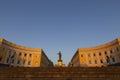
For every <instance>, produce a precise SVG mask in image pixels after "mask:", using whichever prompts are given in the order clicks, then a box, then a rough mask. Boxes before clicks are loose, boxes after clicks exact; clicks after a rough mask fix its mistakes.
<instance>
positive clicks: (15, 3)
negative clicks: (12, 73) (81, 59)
mask: <svg viewBox="0 0 120 80" xmlns="http://www.w3.org/2000/svg"><path fill="white" fill-rule="evenodd" d="M0 37H1V38H5V39H6V40H8V41H11V42H13V43H16V44H18V45H23V46H26V47H35V48H43V50H44V51H45V53H46V55H47V56H48V57H49V58H50V59H51V60H52V61H53V62H54V64H56V63H57V60H58V55H57V53H58V52H59V51H61V52H62V59H63V63H65V64H68V62H69V61H70V59H71V58H72V56H73V55H74V53H75V52H76V50H77V48H81V47H91V46H97V45H100V44H104V43H106V42H109V41H111V40H114V39H116V38H117V37H120V0H0Z"/></svg>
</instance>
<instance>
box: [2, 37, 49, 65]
mask: <svg viewBox="0 0 120 80" xmlns="http://www.w3.org/2000/svg"><path fill="white" fill-rule="evenodd" d="M42 52H43V50H42V49H41V48H28V47H24V46H19V45H16V44H14V43H11V42H8V41H6V40H4V39H0V63H1V64H9V65H11V66H19V67H42V66H43V65H41V63H44V66H49V65H48V64H46V62H48V63H51V61H50V60H49V59H48V57H47V56H45V57H44V58H45V59H44V61H42V60H41V59H42V57H43V55H45V53H44V54H43V53H42Z"/></svg>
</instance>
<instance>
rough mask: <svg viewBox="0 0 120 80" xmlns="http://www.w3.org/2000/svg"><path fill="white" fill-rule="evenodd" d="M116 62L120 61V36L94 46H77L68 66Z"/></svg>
mask: <svg viewBox="0 0 120 80" xmlns="http://www.w3.org/2000/svg"><path fill="white" fill-rule="evenodd" d="M118 63H120V38H117V39H115V40H113V41H111V42H108V43H106V44H103V45H100V46H96V47H90V48H78V50H77V51H76V53H75V54H74V56H73V57H72V59H71V62H70V63H69V66H73V67H78V66H81V67H102V66H108V65H114V64H118Z"/></svg>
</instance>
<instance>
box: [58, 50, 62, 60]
mask: <svg viewBox="0 0 120 80" xmlns="http://www.w3.org/2000/svg"><path fill="white" fill-rule="evenodd" d="M58 56H59V60H61V58H62V54H61V52H60V51H59V53H58Z"/></svg>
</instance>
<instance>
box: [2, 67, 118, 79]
mask: <svg viewBox="0 0 120 80" xmlns="http://www.w3.org/2000/svg"><path fill="white" fill-rule="evenodd" d="M0 80H120V67H101V68H98V67H95V68H83V67H74V68H72V67H64V68H57V67H55V68H52V67H51V68H50V67H49V68H22V67H16V68H13V67H3V68H2V67H0Z"/></svg>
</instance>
